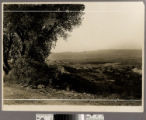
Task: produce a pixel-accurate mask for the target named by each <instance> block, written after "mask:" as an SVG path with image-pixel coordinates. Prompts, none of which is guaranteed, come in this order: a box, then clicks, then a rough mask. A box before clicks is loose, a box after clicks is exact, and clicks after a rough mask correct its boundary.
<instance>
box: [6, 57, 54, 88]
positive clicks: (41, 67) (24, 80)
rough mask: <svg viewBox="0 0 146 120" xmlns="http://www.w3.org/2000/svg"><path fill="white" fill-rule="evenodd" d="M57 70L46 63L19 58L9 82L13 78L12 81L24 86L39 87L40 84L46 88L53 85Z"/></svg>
mask: <svg viewBox="0 0 146 120" xmlns="http://www.w3.org/2000/svg"><path fill="white" fill-rule="evenodd" d="M55 70H56V68H55V67H52V66H51V67H49V66H48V65H47V64H46V63H44V62H42V63H41V62H38V61H34V60H32V59H29V58H19V59H18V60H17V61H16V62H15V64H14V65H13V69H12V70H11V72H10V74H9V75H8V76H9V78H7V79H6V80H9V81H10V79H11V78H13V79H12V80H11V81H13V82H16V83H19V84H23V85H32V86H33V87H37V86H38V85H39V84H43V85H45V86H48V85H51V83H52V80H53V77H54V78H55V76H56V73H55Z"/></svg>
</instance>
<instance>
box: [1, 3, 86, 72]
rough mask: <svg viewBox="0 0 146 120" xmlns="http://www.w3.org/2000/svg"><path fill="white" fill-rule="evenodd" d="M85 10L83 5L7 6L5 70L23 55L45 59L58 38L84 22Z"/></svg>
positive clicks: (4, 31)
mask: <svg viewBox="0 0 146 120" xmlns="http://www.w3.org/2000/svg"><path fill="white" fill-rule="evenodd" d="M83 10H84V5H81V4H42V5H39V4H36V5H33V4H32V5H30V4H10V5H4V21H3V22H4V23H3V25H4V27H3V33H4V34H3V44H4V51H3V53H4V59H3V61H4V71H5V72H6V73H8V72H9V70H10V69H11V67H10V65H9V62H8V61H9V60H11V61H12V60H13V61H16V60H17V59H18V58H21V57H27V58H29V59H33V60H35V61H39V62H44V61H45V58H46V57H48V55H49V54H50V50H51V48H52V47H53V46H55V44H56V41H57V40H58V38H59V37H63V38H67V31H70V32H71V31H72V29H73V28H74V26H79V25H80V24H81V21H82V15H83ZM36 11H37V12H36Z"/></svg>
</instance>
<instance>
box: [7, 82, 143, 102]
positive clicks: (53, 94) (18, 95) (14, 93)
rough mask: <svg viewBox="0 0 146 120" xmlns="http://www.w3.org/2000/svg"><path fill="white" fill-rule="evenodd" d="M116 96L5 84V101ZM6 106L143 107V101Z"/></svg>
mask: <svg viewBox="0 0 146 120" xmlns="http://www.w3.org/2000/svg"><path fill="white" fill-rule="evenodd" d="M115 97H116V96H115V95H110V96H108V97H104V96H95V95H91V94H86V93H77V92H74V91H64V90H56V89H52V88H48V89H37V90H36V89H31V88H28V87H20V85H16V84H11V85H9V84H5V85H4V99H49V98H51V99H58V98H59V99H65V98H68V99H76V98H78V99H105V100H107V99H115ZM4 104H8V105H10V104H13V105H20V104H23V105H25V104H26V105H29V104H37V105H39V104H40V105H43V104H48V105H49V104H50V105H53V104H54V105H55V104H58V105H63V104H65V105H141V101H137V102H136V101H134V102H132V101H126V102H117V101H110V102H108V101H69V100H68V101H55V100H53V101H47V100H37V101H34V100H29V101H25V100H21V101H17V100H11V101H7V100H5V101H4Z"/></svg>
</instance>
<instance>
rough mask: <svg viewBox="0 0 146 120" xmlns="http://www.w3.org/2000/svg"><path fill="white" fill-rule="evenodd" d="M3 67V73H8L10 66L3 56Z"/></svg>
mask: <svg viewBox="0 0 146 120" xmlns="http://www.w3.org/2000/svg"><path fill="white" fill-rule="evenodd" d="M3 69H4V71H5V73H6V74H8V73H9V71H10V70H11V68H10V66H9V64H8V61H7V59H6V58H4V65H3Z"/></svg>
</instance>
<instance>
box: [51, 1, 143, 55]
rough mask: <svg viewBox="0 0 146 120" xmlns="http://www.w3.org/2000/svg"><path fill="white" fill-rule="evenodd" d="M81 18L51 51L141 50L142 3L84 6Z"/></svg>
mask: <svg viewBox="0 0 146 120" xmlns="http://www.w3.org/2000/svg"><path fill="white" fill-rule="evenodd" d="M83 17H84V19H83V21H82V24H81V25H80V26H79V27H76V28H74V30H73V31H72V32H70V33H69V34H70V37H68V38H67V40H63V39H62V38H59V40H58V41H57V44H56V47H55V49H52V52H65V51H72V52H78V51H88V50H98V49H141V48H142V46H143V43H144V4H143V2H97V3H85V14H84V15H83Z"/></svg>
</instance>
